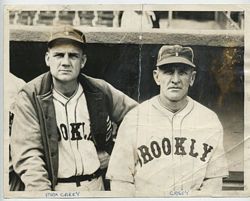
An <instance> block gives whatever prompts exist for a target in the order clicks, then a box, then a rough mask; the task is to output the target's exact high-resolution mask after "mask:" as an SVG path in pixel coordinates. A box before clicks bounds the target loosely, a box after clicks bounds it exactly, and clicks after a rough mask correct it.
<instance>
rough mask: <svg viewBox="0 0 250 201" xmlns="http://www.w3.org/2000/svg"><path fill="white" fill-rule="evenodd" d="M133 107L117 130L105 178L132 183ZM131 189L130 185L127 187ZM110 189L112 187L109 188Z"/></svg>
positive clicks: (134, 142) (133, 149) (134, 144)
mask: <svg viewBox="0 0 250 201" xmlns="http://www.w3.org/2000/svg"><path fill="white" fill-rule="evenodd" d="M135 111H136V110H135V109H133V110H132V111H131V112H129V113H128V115H127V116H126V117H125V118H124V120H123V122H122V123H121V126H120V128H119V130H118V134H117V138H116V142H115V146H114V149H113V152H112V154H111V158H110V161H109V166H108V171H107V174H106V177H107V179H110V180H112V181H121V182H123V185H124V183H127V184H128V186H131V185H130V184H134V175H135V165H136V163H137V153H136V135H137V125H136V122H137V121H136V118H137V117H136V113H135ZM129 188H130V189H131V187H129ZM111 190H112V189H111Z"/></svg>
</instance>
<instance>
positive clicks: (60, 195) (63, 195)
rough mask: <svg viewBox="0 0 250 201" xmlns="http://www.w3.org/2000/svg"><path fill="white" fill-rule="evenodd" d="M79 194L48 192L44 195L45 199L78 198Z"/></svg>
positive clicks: (75, 192)
mask: <svg viewBox="0 0 250 201" xmlns="http://www.w3.org/2000/svg"><path fill="white" fill-rule="evenodd" d="M79 196H80V192H77V191H74V192H49V193H46V194H45V197H46V198H75V197H79Z"/></svg>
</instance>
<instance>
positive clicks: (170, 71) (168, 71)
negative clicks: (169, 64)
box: [163, 69, 174, 75]
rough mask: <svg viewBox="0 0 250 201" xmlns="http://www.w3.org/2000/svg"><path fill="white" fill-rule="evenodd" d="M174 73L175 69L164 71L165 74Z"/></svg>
mask: <svg viewBox="0 0 250 201" xmlns="http://www.w3.org/2000/svg"><path fill="white" fill-rule="evenodd" d="M173 73H174V70H173V69H165V70H164V71H163V74H166V75H173Z"/></svg>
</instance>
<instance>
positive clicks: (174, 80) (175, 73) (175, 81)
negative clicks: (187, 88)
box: [171, 70, 180, 84]
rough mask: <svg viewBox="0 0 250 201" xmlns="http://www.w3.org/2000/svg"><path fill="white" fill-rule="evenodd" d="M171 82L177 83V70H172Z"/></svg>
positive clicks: (178, 80) (178, 77)
mask: <svg viewBox="0 0 250 201" xmlns="http://www.w3.org/2000/svg"><path fill="white" fill-rule="evenodd" d="M171 81H172V83H174V84H178V83H179V82H180V75H179V73H178V71H177V70H175V71H174V73H173V75H172V80H171Z"/></svg>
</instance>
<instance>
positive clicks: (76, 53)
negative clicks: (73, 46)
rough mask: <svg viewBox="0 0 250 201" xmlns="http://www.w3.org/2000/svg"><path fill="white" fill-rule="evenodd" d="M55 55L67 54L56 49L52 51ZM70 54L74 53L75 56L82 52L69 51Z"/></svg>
mask: <svg viewBox="0 0 250 201" xmlns="http://www.w3.org/2000/svg"><path fill="white" fill-rule="evenodd" d="M52 54H53V55H58V54H66V52H64V51H62V52H60V51H55V52H52ZM68 54H69V55H73V56H78V55H80V54H81V53H79V52H68Z"/></svg>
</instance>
